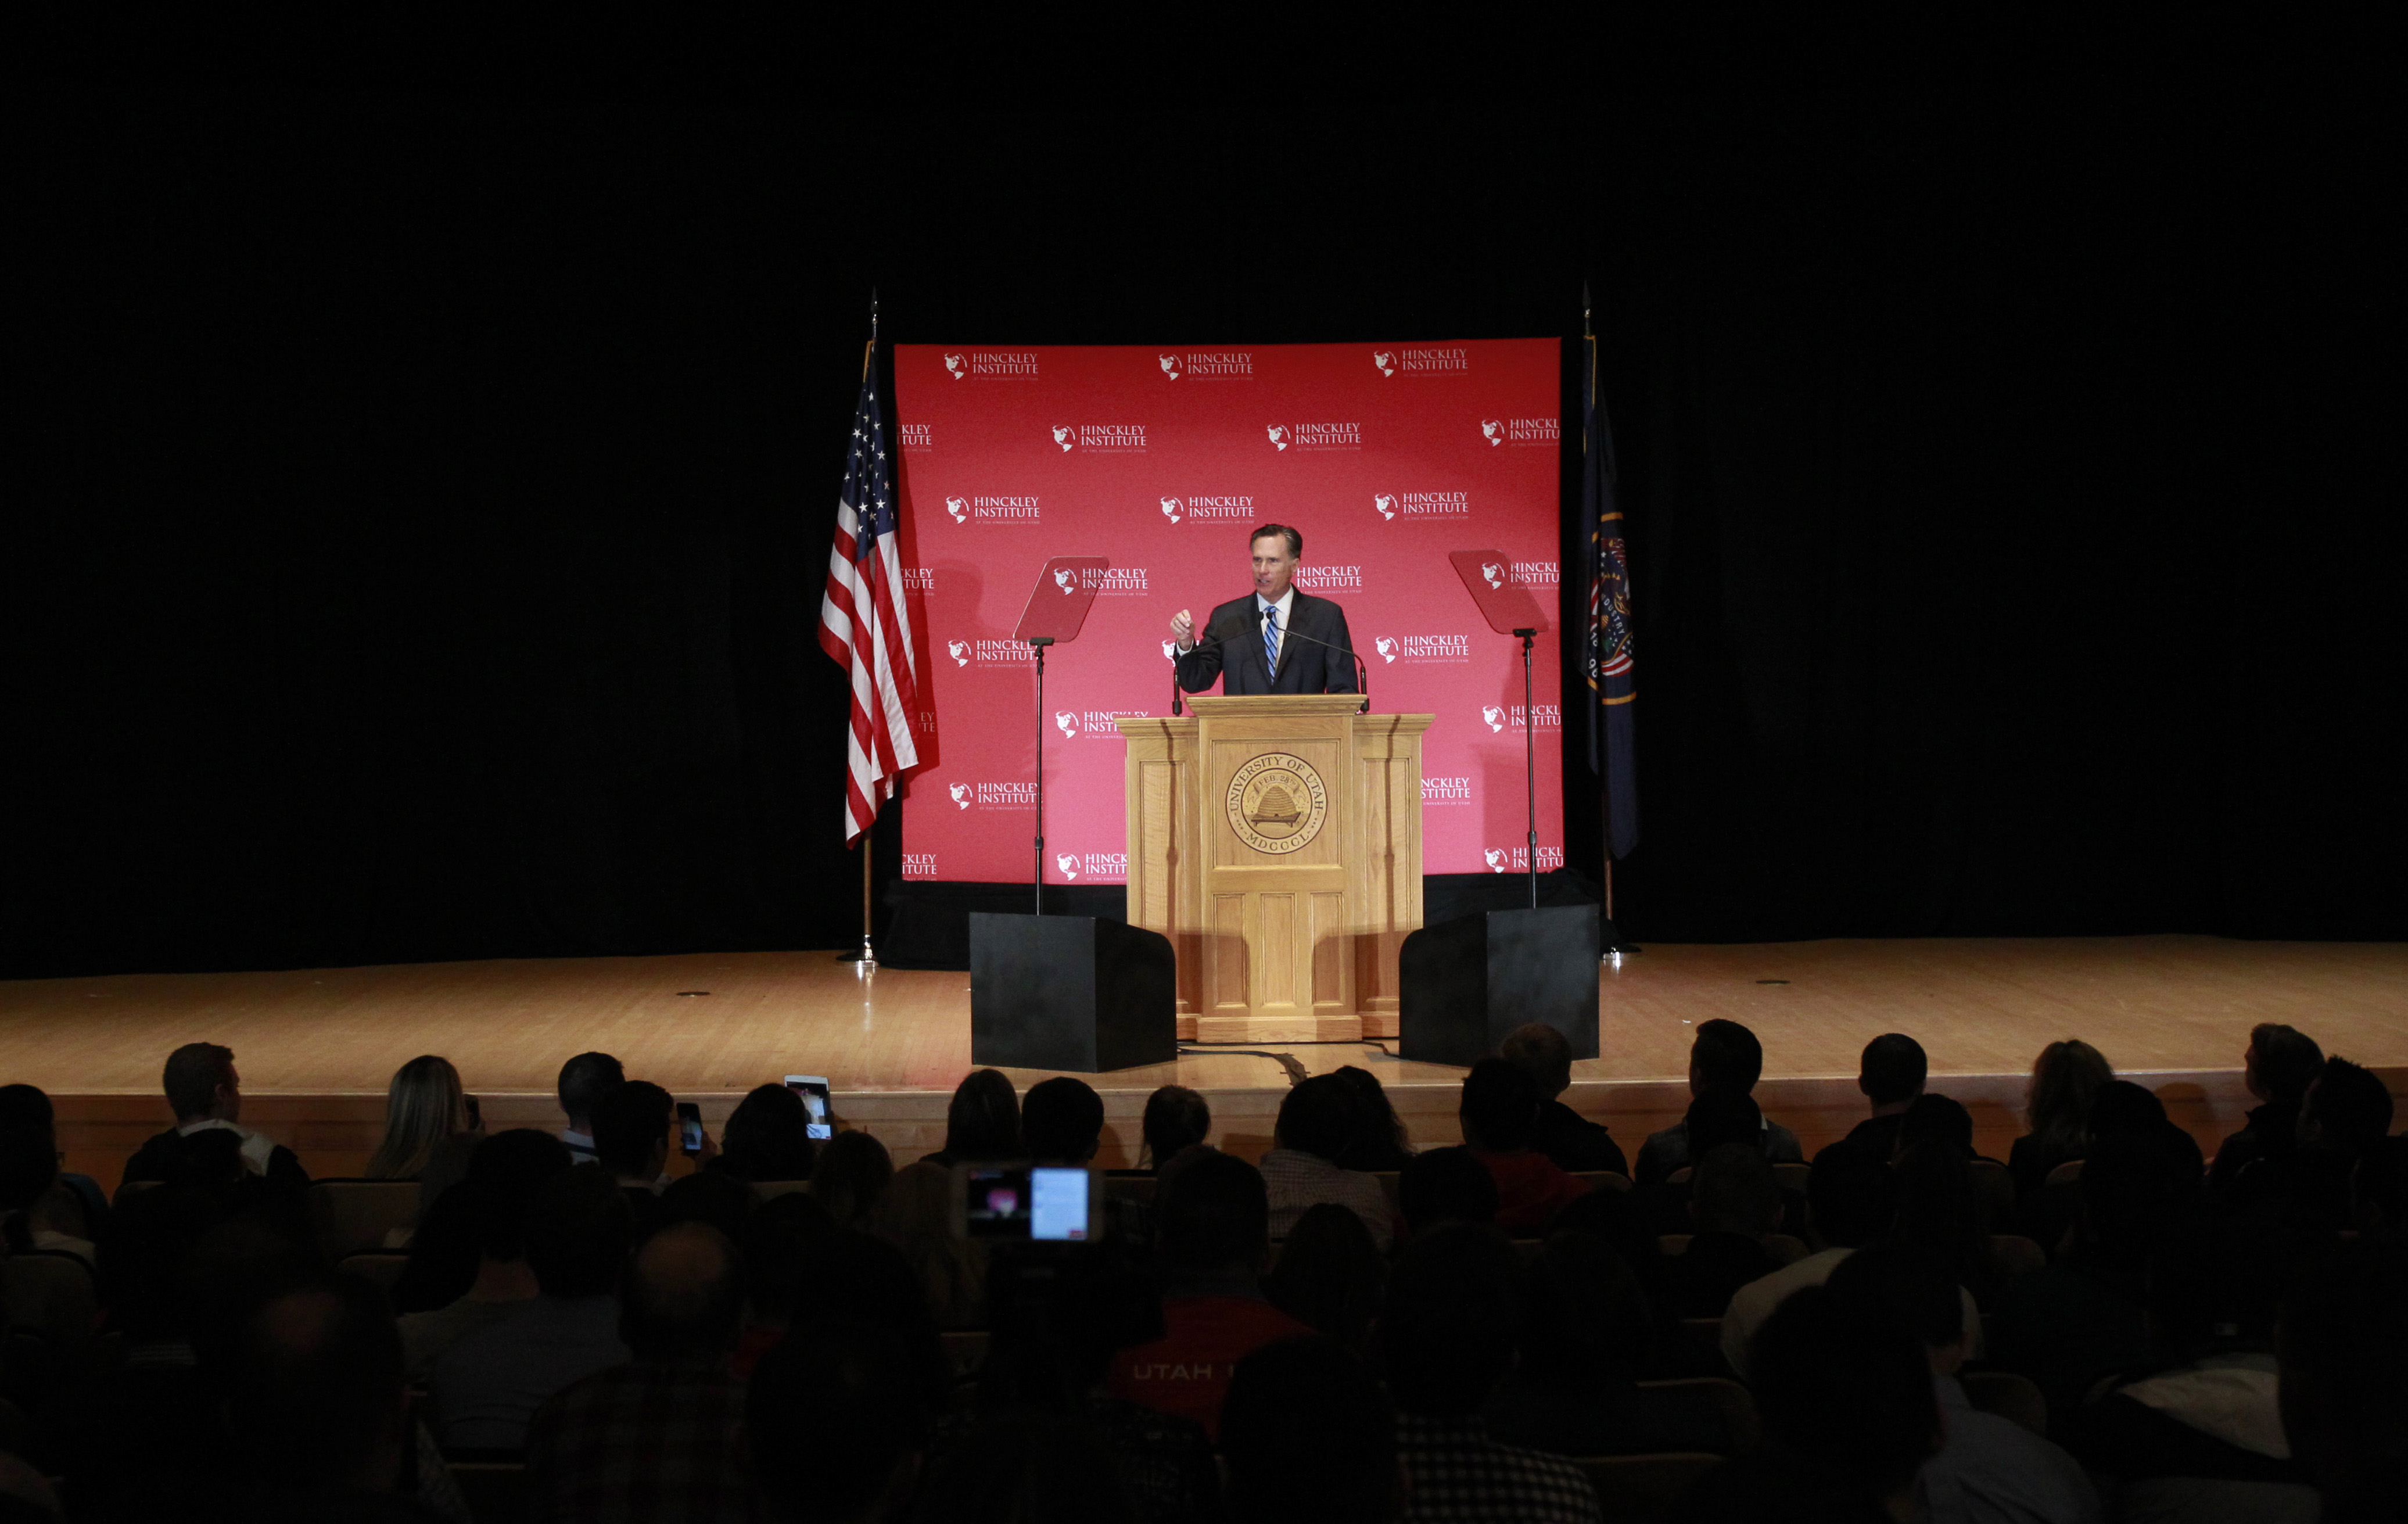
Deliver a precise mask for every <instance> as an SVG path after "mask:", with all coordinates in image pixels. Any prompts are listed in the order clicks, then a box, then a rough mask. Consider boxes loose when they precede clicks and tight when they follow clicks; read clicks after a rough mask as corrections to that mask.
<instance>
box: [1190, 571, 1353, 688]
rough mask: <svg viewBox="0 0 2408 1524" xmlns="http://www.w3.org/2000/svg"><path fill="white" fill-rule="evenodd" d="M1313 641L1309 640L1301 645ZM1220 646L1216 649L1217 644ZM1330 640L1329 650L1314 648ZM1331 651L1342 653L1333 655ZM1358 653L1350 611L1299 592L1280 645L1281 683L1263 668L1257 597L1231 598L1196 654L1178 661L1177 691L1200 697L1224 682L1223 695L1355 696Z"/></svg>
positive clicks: (1204, 632)
mask: <svg viewBox="0 0 2408 1524" xmlns="http://www.w3.org/2000/svg"><path fill="white" fill-rule="evenodd" d="M1306 636H1310V637H1312V639H1311V640H1306V639H1302V637H1306ZM1215 640H1219V641H1220V642H1221V643H1220V644H1218V645H1216V644H1214V643H1213V642H1214V641H1215ZM1315 640H1326V641H1327V642H1328V643H1329V644H1328V645H1315V644H1314V643H1313V641H1315ZM1329 646H1337V647H1340V650H1338V651H1332V650H1330V649H1329ZM1354 649H1355V638H1354V637H1353V636H1352V635H1349V634H1348V633H1347V631H1346V611H1345V610H1343V609H1340V607H1339V606H1338V605H1337V604H1335V603H1332V602H1331V601H1330V600H1329V599H1327V598H1317V597H1313V596H1312V594H1310V593H1306V592H1303V591H1300V590H1299V591H1298V592H1297V595H1296V601H1295V602H1294V603H1293V604H1290V605H1289V606H1288V627H1287V633H1286V635H1285V636H1284V637H1283V638H1282V640H1281V641H1280V669H1279V677H1278V679H1277V681H1273V680H1272V678H1271V675H1270V673H1269V671H1268V670H1266V669H1265V668H1264V666H1263V636H1262V626H1261V625H1258V624H1256V623H1255V622H1254V595H1253V594H1252V593H1249V594H1247V595H1246V596H1245V597H1241V598H1231V599H1230V600H1229V601H1228V602H1226V603H1225V604H1223V605H1221V606H1220V607H1219V608H1217V609H1215V610H1213V611H1212V615H1211V618H1209V619H1207V620H1205V621H1204V628H1203V630H1202V631H1201V632H1199V633H1198V634H1197V638H1196V649H1195V650H1193V651H1191V652H1189V653H1188V654H1185V655H1183V656H1182V657H1180V658H1179V685H1180V686H1181V687H1183V688H1184V689H1186V690H1187V691H1188V692H1189V693H1200V692H1202V691H1203V690H1204V689H1206V688H1209V687H1211V685H1212V680H1213V679H1214V678H1219V679H1220V680H1221V691H1222V692H1223V693H1225V694H1233V695H1234V694H1257V693H1354V692H1356V691H1357V690H1356V688H1355V663H1354V662H1353V661H1352V660H1350V659H1348V658H1347V656H1346V655H1345V654H1344V653H1345V652H1348V651H1352V650H1354Z"/></svg>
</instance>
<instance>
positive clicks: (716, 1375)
mask: <svg viewBox="0 0 2408 1524" xmlns="http://www.w3.org/2000/svg"><path fill="white" fill-rule="evenodd" d="M731 1184H732V1182H731ZM626 1282H627V1284H626V1299H625V1305H624V1310H623V1311H622V1313H621V1316H620V1322H619V1328H620V1336H621V1338H622V1339H623V1340H624V1342H625V1344H626V1345H627V1347H628V1348H629V1349H630V1350H631V1351H633V1352H634V1355H635V1358H634V1359H632V1360H630V1361H628V1362H627V1363H625V1364H624V1365H617V1366H613V1367H611V1368H610V1369H609V1370H606V1371H600V1372H597V1373H595V1374H593V1375H589V1376H587V1377H585V1378H584V1379H582V1380H581V1381H576V1382H572V1383H571V1384H569V1385H568V1386H567V1387H564V1388H562V1389H561V1390H560V1391H559V1392H558V1393H556V1394H554V1395H553V1396H552V1398H551V1400H550V1401H548V1402H545V1403H544V1404H543V1406H542V1407H541V1408H540V1409H538V1411H537V1413H536V1415H535V1417H534V1419H533V1420H532V1421H531V1422H530V1423H529V1424H528V1426H527V1444H526V1452H527V1489H528V1492H529V1494H530V1496H531V1497H532V1498H533V1500H534V1502H535V1506H536V1511H537V1512H538V1514H539V1515H540V1516H542V1517H547V1518H577V1519H590V1520H594V1521H596V1524H612V1521H621V1520H624V1521H625V1524H643V1521H647V1520H652V1519H668V1518H678V1519H688V1520H697V1521H699V1520H724V1521H726V1524H743V1521H744V1520H745V1519H747V1518H748V1517H750V1515H751V1511H752V1487H751V1484H750V1483H749V1481H748V1480H747V1478H746V1477H745V1474H744V1472H743V1467H742V1464H741V1457H740V1453H739V1448H738V1446H739V1444H740V1435H739V1430H738V1416H739V1415H740V1414H741V1413H742V1412H743V1408H744V1387H743V1385H742V1383H740V1382H738V1380H737V1379H736V1378H735V1377H734V1376H733V1375H731V1374H729V1373H728V1369H727V1362H728V1356H729V1355H730V1353H731V1352H733V1350H734V1349H735V1347H736V1339H737V1334H738V1330H740V1328H741V1327H742V1323H743V1316H744V1267H743V1264H742V1261H741V1260H739V1259H738V1257H737V1254H736V1246H735V1245H734V1244H731V1243H729V1242H728V1240H727V1237H726V1235H725V1234H724V1233H722V1232H721V1231H720V1230H719V1229H716V1228H714V1227H712V1226H710V1224H709V1223H706V1222H678V1223H671V1224H669V1225H667V1226H666V1227H664V1228H662V1229H660V1230H659V1231H657V1232H655V1233H654V1234H652V1237H651V1238H649V1239H647V1240H645V1242H644V1245H643V1247H641V1248H639V1249H638V1250H637V1251H636V1255H635V1258H633V1259H632V1260H630V1261H629V1263H628V1266H627V1277H626ZM638 1433H640V1434H642V1435H644V1441H643V1443H641V1444H629V1443H628V1438H629V1436H630V1435H633V1434H638Z"/></svg>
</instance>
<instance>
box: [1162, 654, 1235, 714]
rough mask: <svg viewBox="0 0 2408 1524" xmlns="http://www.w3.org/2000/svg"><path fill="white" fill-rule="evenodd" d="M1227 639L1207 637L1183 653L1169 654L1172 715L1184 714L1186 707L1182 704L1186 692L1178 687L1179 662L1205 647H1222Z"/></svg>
mask: <svg viewBox="0 0 2408 1524" xmlns="http://www.w3.org/2000/svg"><path fill="white" fill-rule="evenodd" d="M1228 639H1229V638H1228V637H1227V636H1226V635H1212V636H1207V637H1205V638H1204V639H1203V640H1198V641H1197V642H1196V643H1195V644H1194V645H1192V646H1189V647H1188V648H1187V649H1186V650H1184V651H1174V652H1172V653H1171V655H1170V712H1171V713H1173V714H1184V713H1186V712H1187V710H1186V706H1185V702H1184V699H1185V695H1186V690H1185V689H1184V688H1183V687H1181V686H1180V683H1179V664H1180V663H1181V662H1183V661H1185V660H1186V659H1187V658H1188V657H1190V656H1193V655H1195V654H1197V652H1199V651H1202V650H1203V649H1204V648H1205V647H1206V646H1208V645H1222V644H1225V643H1226V642H1227V640H1228Z"/></svg>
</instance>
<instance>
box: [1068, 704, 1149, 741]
mask: <svg viewBox="0 0 2408 1524" xmlns="http://www.w3.org/2000/svg"><path fill="white" fill-rule="evenodd" d="M1145 714H1146V712H1145V711H1144V710H1141V709H1089V710H1076V709H1057V710H1055V711H1054V729H1056V730H1058V731H1060V732H1061V733H1062V739H1063V740H1078V739H1079V738H1080V737H1081V736H1110V737H1111V738H1112V739H1113V740H1119V739H1120V733H1121V727H1120V726H1118V725H1116V724H1114V723H1113V722H1115V721H1117V720H1124V719H1126V720H1140V719H1143V718H1144V717H1145Z"/></svg>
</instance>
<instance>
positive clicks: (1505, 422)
mask: <svg viewBox="0 0 2408 1524" xmlns="http://www.w3.org/2000/svg"><path fill="white" fill-rule="evenodd" d="M1563 432H1564V430H1563V424H1561V423H1560V422H1559V421H1557V420H1555V419H1553V418H1484V419H1482V420H1481V421H1480V437H1481V438H1482V439H1485V440H1487V441H1488V442H1489V443H1490V444H1492V445H1496V446H1498V447H1500V448H1501V447H1502V446H1505V445H1509V444H1555V443H1558V442H1560V441H1561V439H1562V438H1563Z"/></svg>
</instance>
